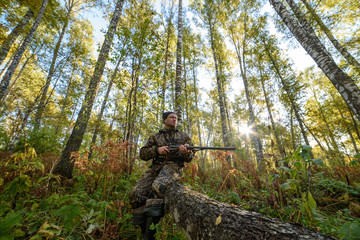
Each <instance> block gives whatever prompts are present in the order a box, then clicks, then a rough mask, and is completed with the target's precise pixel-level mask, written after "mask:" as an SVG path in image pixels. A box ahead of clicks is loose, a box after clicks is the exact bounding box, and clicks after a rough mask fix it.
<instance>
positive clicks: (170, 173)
mask: <svg viewBox="0 0 360 240" xmlns="http://www.w3.org/2000/svg"><path fill="white" fill-rule="evenodd" d="M181 176H182V167H180V166H179V165H178V164H176V163H168V164H165V165H164V166H163V167H162V168H160V167H158V168H156V167H155V168H152V169H149V170H147V171H146V172H145V173H144V174H143V175H142V176H141V178H140V180H139V181H138V182H137V184H136V185H135V187H134V188H133V189H132V190H131V192H130V197H129V199H130V203H131V205H132V208H133V209H135V208H139V207H141V206H144V205H145V204H146V200H147V199H149V198H163V194H164V191H165V189H166V187H167V186H169V185H170V184H171V183H173V182H175V181H177V180H179V179H180V178H181Z"/></svg>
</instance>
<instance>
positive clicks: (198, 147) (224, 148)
mask: <svg viewBox="0 0 360 240" xmlns="http://www.w3.org/2000/svg"><path fill="white" fill-rule="evenodd" d="M179 147H180V144H177V145H170V146H169V150H170V151H174V150H177V149H178V148H179ZM186 148H187V149H195V150H197V151H200V150H206V149H211V150H225V151H231V150H235V148H234V147H203V146H186Z"/></svg>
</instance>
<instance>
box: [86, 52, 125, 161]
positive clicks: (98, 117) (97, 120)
mask: <svg viewBox="0 0 360 240" xmlns="http://www.w3.org/2000/svg"><path fill="white" fill-rule="evenodd" d="M121 60H122V59H121V58H120V59H119V60H118V62H117V64H116V67H115V70H114V73H113V74H112V76H111V79H110V82H109V85H108V88H107V90H106V93H105V97H104V100H103V102H102V104H101V108H100V112H99V114H98V116H97V119H96V123H95V130H94V134H93V137H92V139H91V144H90V151H89V152H90V153H89V159H90V158H91V154H92V148H91V147H92V146H94V145H96V139H97V135H98V134H99V128H100V123H101V119H102V117H103V115H104V112H105V108H106V104H107V101H108V98H109V95H110V91H111V88H112V85H113V83H114V80H115V78H116V76H117V73H118V71H119V66H120V62H121Z"/></svg>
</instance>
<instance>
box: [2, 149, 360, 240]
mask: <svg viewBox="0 0 360 240" xmlns="http://www.w3.org/2000/svg"><path fill="white" fill-rule="evenodd" d="M116 149H118V148H116V147H114V144H113V145H110V146H108V147H107V148H103V149H100V151H98V152H97V154H95V157H94V158H93V159H92V160H91V161H89V160H87V155H86V154H85V155H79V156H77V160H76V163H75V167H74V177H73V178H72V179H70V180H66V179H62V178H61V177H59V176H54V175H52V174H51V173H50V172H51V169H52V168H53V167H54V164H55V163H56V161H57V160H58V158H59V156H58V155H56V154H52V153H46V154H41V155H39V156H37V154H36V153H35V150H34V149H27V151H26V152H23V153H15V154H12V155H10V154H8V153H1V152H0V240H2V239H31V240H35V239H141V237H140V235H141V234H140V229H139V228H137V227H134V226H133V225H132V214H131V207H130V204H129V201H128V196H129V192H130V190H131V188H132V187H133V186H134V184H135V183H136V181H137V180H138V179H139V178H140V176H141V174H142V173H143V172H144V171H145V170H146V169H147V167H148V165H147V163H145V162H141V161H138V160H136V159H132V161H131V162H130V163H129V161H128V160H126V159H127V158H125V157H124V156H125V155H126V154H124V152H121V151H120V152H119V151H115V150H116ZM308 150H309V149H308V148H306V147H302V148H299V150H298V151H297V152H295V153H294V154H293V155H292V156H290V157H287V158H286V159H282V160H280V161H277V160H276V159H275V156H273V157H272V158H270V159H268V161H267V162H268V166H267V169H266V171H265V172H264V173H261V174H260V173H259V172H258V171H257V170H256V169H255V166H254V164H253V163H251V162H249V161H245V160H241V159H238V158H237V157H236V155H234V154H233V155H232V164H231V166H230V164H229V163H228V162H227V161H225V158H226V154H225V153H224V152H217V153H216V154H213V155H211V157H212V158H213V160H214V161H217V168H216V169H207V170H203V169H201V168H200V165H201V164H199V162H200V159H199V157H196V158H195V159H194V161H193V162H192V163H190V164H188V165H187V166H186V167H185V169H184V176H183V178H182V180H181V182H182V183H183V184H184V185H186V186H187V187H189V188H191V189H193V190H195V191H199V192H201V193H203V194H206V195H208V196H209V197H211V198H214V199H216V200H219V201H222V202H227V203H229V204H233V205H237V206H239V207H241V208H243V209H245V210H249V211H256V212H259V213H262V214H265V215H267V216H269V217H273V218H278V219H280V220H282V221H284V222H294V223H300V224H302V225H303V226H306V227H308V228H312V229H315V230H317V231H320V232H322V233H324V234H327V235H330V236H334V237H336V238H339V239H360V162H359V159H355V160H354V161H352V162H351V163H349V164H347V165H346V166H344V165H336V166H326V165H325V164H324V163H323V162H322V161H320V160H312V159H309V158H308V155H307V151H308ZM270 163H271V164H270ZM131 164H132V165H133V167H132V168H130V165H131ZM234 166H235V167H234ZM153 227H154V228H156V229H157V230H158V233H157V239H164V240H165V239H166V240H168V239H186V238H185V235H184V234H183V233H182V231H181V229H179V228H178V227H177V226H176V225H175V224H174V223H173V221H172V219H171V218H170V216H168V215H165V217H164V218H163V219H162V221H161V222H160V223H159V224H157V225H156V226H153Z"/></svg>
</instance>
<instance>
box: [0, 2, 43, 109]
mask: <svg viewBox="0 0 360 240" xmlns="http://www.w3.org/2000/svg"><path fill="white" fill-rule="evenodd" d="M48 2H49V0H43V2H42V5H41V7H40V10H39V13H38V15H37V16H36V18H35V21H34V23H33V25H32V26H31V29H30V31H29V33H28V34H27V36H26V37H25V39H24V41H23V43H22V44H21V46H20V47H19V49H18V50H17V51H16V53H15V54H14V57H13V60H12V62H11V64H10V66H9V68H8V69H7V71H6V73H5V75H4V77H3V79H2V80H1V83H0V106H1V105H2V102H3V99H4V96H5V94H6V92H7V89H8V87H9V83H10V80H11V77H12V75H13V74H14V72H15V69H16V68H17V66H18V65H19V63H20V60H21V57H22V55H23V54H24V52H25V50H26V48H27V46H28V45H29V44H30V43H31V41H32V40H33V37H34V34H35V32H36V30H37V28H38V26H39V25H40V22H41V19H42V17H43V15H44V13H45V9H46V6H47V4H48Z"/></svg>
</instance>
